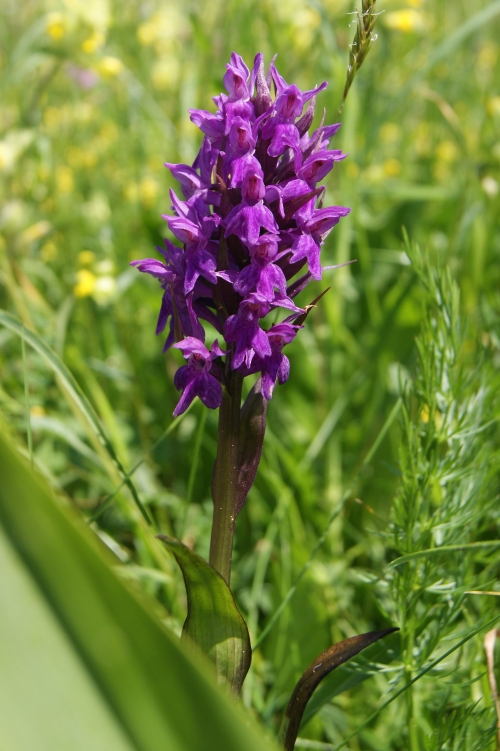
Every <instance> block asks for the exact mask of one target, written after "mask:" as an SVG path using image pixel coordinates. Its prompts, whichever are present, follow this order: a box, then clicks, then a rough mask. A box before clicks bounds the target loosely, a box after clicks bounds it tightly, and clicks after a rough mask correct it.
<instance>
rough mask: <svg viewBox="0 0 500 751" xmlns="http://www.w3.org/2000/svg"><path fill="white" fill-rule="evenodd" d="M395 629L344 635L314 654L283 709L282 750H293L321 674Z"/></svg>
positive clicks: (327, 672)
mask: <svg viewBox="0 0 500 751" xmlns="http://www.w3.org/2000/svg"><path fill="white" fill-rule="evenodd" d="M397 630H398V629H396V628H386V629H384V631H370V632H369V633H368V634H360V635H359V636H352V637H351V638H350V639H344V640H343V641H340V642H338V643H337V644H334V645H333V646H332V647H330V648H329V649H327V650H326V651H325V652H322V653H321V654H320V655H318V657H316V659H315V660H314V661H313V662H312V663H311V664H310V665H309V667H308V668H307V670H305V671H304V673H303V674H302V676H301V678H300V680H299V681H298V682H297V685H296V686H295V688H294V690H293V693H292V696H291V699H290V701H289V702H288V706H287V708H286V711H285V716H284V718H283V723H282V725H281V730H280V739H281V740H282V741H283V746H284V748H285V751H293V747H294V746H295V741H296V738H297V733H298V732H299V727H300V723H301V721H302V716H303V714H304V710H305V708H306V706H307V703H308V701H309V699H310V698H311V696H312V695H313V692H314V691H315V689H316V688H317V686H318V685H319V683H320V682H321V681H322V680H323V678H325V677H326V676H327V675H328V674H329V673H331V671H332V670H335V668H337V667H339V665H342V664H343V663H344V662H347V660H350V659H351V657H354V655H357V654H358V653H359V652H361V650H362V649H365V647H368V646H370V644H373V643H374V642H376V641H378V640H379V639H382V638H383V637H384V636H387V635H388V634H392V633H393V632H394V631H397Z"/></svg>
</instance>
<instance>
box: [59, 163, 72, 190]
mask: <svg viewBox="0 0 500 751" xmlns="http://www.w3.org/2000/svg"><path fill="white" fill-rule="evenodd" d="M56 183H57V190H58V191H59V192H60V193H72V192H73V187H74V180H73V170H72V169H71V167H67V166H66V165H65V164H63V165H61V166H60V167H58V168H57V170H56Z"/></svg>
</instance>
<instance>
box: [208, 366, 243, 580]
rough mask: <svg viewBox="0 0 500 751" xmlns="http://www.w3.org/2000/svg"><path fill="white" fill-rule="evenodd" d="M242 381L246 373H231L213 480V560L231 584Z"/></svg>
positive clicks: (220, 414) (223, 400) (211, 559)
mask: <svg viewBox="0 0 500 751" xmlns="http://www.w3.org/2000/svg"><path fill="white" fill-rule="evenodd" d="M242 383H243V378H242V376H240V375H239V374H238V373H235V372H234V371H233V372H230V374H229V379H228V383H227V388H225V389H224V395H223V397H222V404H221V405H220V409H219V431H218V437H217V459H216V461H215V467H214V474H213V479H212V498H213V502H214V517H213V522H212V537H211V540H210V558H209V561H210V564H211V565H212V566H213V567H214V568H215V569H216V570H217V571H218V572H219V574H221V576H223V577H224V579H225V580H226V582H227V584H229V582H230V578H231V557H232V552H233V535H234V521H235V516H234V509H235V497H236V488H237V482H238V449H239V434H240V407H241V387H242Z"/></svg>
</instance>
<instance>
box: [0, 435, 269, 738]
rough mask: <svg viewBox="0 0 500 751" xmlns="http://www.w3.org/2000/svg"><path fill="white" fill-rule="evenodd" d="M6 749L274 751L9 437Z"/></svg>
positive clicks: (3, 657) (2, 442)
mask: <svg viewBox="0 0 500 751" xmlns="http://www.w3.org/2000/svg"><path fill="white" fill-rule="evenodd" d="M0 467H1V468H2V481H1V482H0V566H1V570H2V575H1V578H0V613H1V617H0V664H1V666H2V668H1V670H0V738H1V741H0V744H1V746H2V748H5V749H15V751H33V750H34V749H36V751H68V749H71V751H84V750H85V751H86V749H90V748H92V749H93V751H94V750H95V751H101V750H102V751H165V749H168V751H192V750H193V749H199V748H203V749H204V750H205V751H271V749H272V748H273V746H272V744H271V742H270V741H268V740H267V739H266V737H265V736H264V735H263V734H262V732H259V728H258V727H256V726H255V725H254V724H253V723H252V722H251V720H250V718H249V717H248V716H247V715H246V714H245V713H244V712H243V710H242V709H241V708H240V707H238V706H236V705H235V703H234V702H232V701H231V700H230V699H229V698H228V697H227V696H225V695H224V693H223V692H221V691H220V690H219V689H218V688H217V686H216V685H215V682H213V679H212V678H211V675H210V671H207V670H206V668H205V666H204V664H199V665H198V664H196V663H195V661H194V660H193V659H192V657H191V655H189V654H188V653H186V650H185V649H184V648H182V645H180V644H179V641H178V639H177V638H176V637H174V636H173V635H172V634H171V633H170V632H169V631H168V630H167V629H166V628H165V627H164V626H163V624H162V623H161V622H160V621H159V620H158V619H157V618H156V617H155V615H154V610H153V607H152V606H150V604H149V601H142V600H141V601H139V600H138V599H137V595H136V594H134V592H132V591H130V590H129V589H128V588H127V586H126V585H125V584H124V583H123V582H122V581H121V580H120V579H119V577H118V576H117V575H116V573H115V572H114V571H113V570H112V567H111V566H110V565H109V564H110V563H111V564H113V565H115V564H116V559H114V557H113V556H112V555H111V553H109V551H107V550H106V549H105V548H104V546H103V545H102V544H101V543H100V541H99V540H98V538H96V537H95V535H93V533H92V532H91V531H90V530H89V529H88V528H87V527H86V526H85V525H84V524H83V523H82V522H81V521H80V519H79V518H78V517H77V515H76V513H74V512H73V510H72V509H71V508H70V507H69V506H62V505H61V504H60V503H58V502H57V501H56V500H55V499H54V497H53V496H52V495H51V492H50V490H49V489H48V488H47V486H46V485H45V484H44V483H43V482H42V480H41V479H40V478H39V477H36V476H35V475H34V474H33V473H32V472H31V470H30V468H29V466H28V464H27V463H26V462H25V461H24V460H23V459H22V458H21V456H20V455H19V454H18V453H17V452H16V451H15V450H14V449H13V448H12V447H10V445H9V444H8V443H7V440H6V438H5V431H2V434H1V435H0Z"/></svg>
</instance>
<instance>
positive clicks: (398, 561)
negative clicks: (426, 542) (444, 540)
mask: <svg viewBox="0 0 500 751" xmlns="http://www.w3.org/2000/svg"><path fill="white" fill-rule="evenodd" d="M499 547H500V540H480V541H479V542H464V544H463V545H440V546H439V547H437V548H428V549H427V550H417V551H416V552H415V553H408V555H402V556H400V558H395V559H394V560H393V561H391V562H390V563H389V568H396V567H397V566H402V565H403V564H404V563H409V562H410V561H417V560H419V559H420V558H430V557H434V556H436V555H441V554H442V553H445V554H446V553H460V552H462V551H464V552H466V553H467V552H468V551H469V550H471V551H472V550H481V549H482V548H499Z"/></svg>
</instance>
